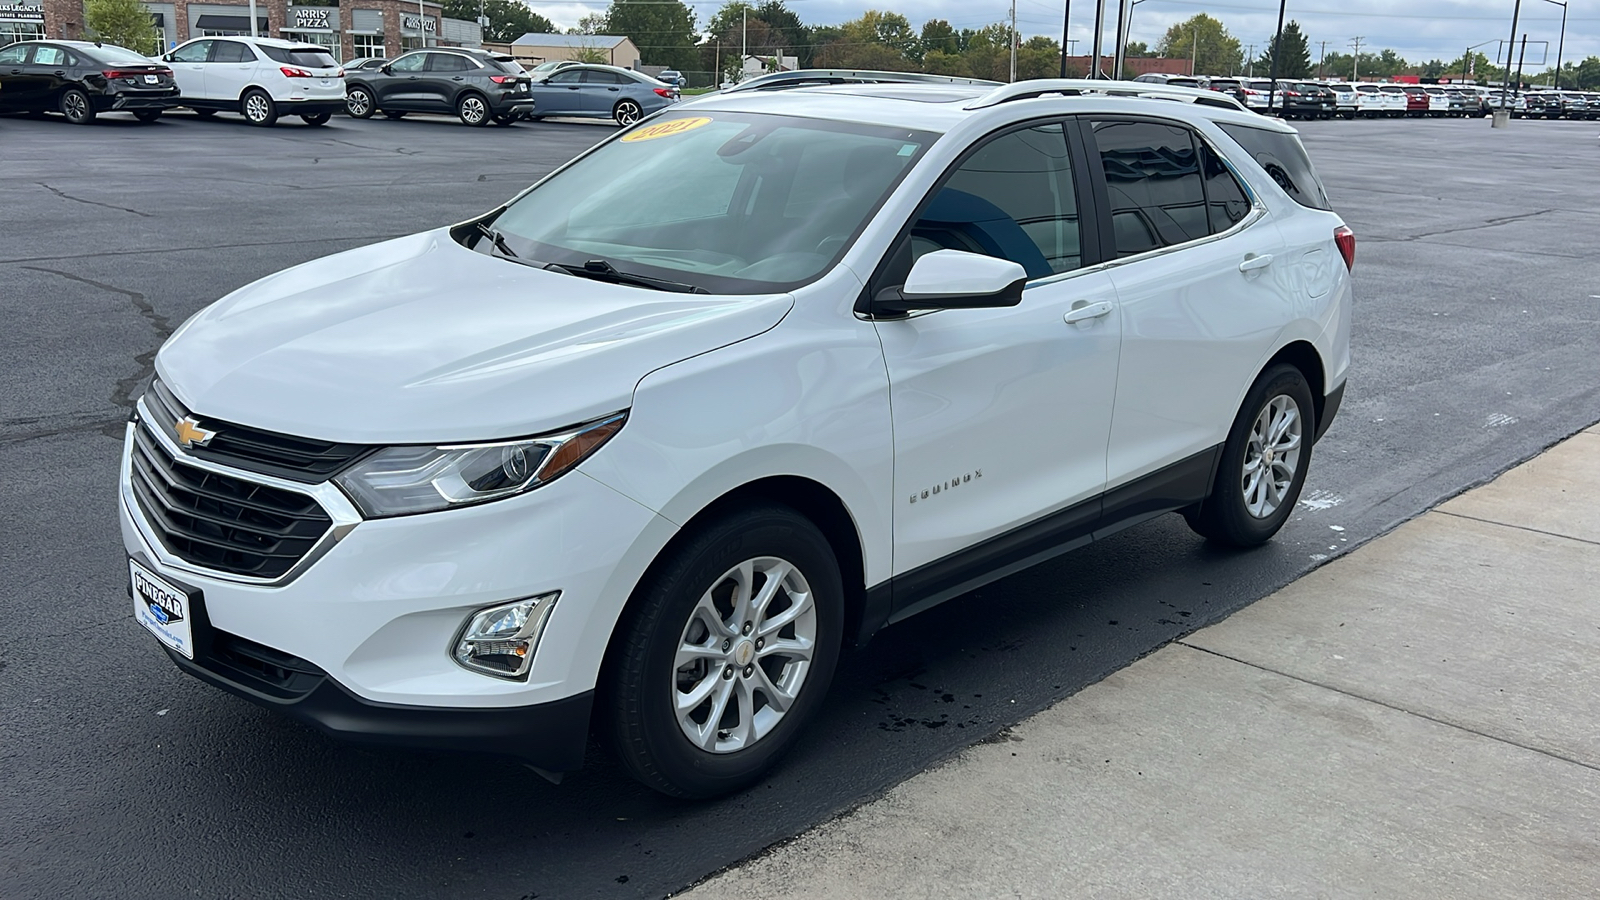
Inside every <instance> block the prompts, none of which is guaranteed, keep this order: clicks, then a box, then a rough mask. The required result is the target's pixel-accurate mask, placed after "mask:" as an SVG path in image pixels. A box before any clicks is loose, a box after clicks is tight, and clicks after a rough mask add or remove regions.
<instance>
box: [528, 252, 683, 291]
mask: <svg viewBox="0 0 1600 900" xmlns="http://www.w3.org/2000/svg"><path fill="white" fill-rule="evenodd" d="M545 268H546V269H549V270H550V271H552V272H565V273H567V274H568V275H576V276H578V277H579V278H593V279H594V280H596V281H609V282H611V283H612V284H628V285H633V286H634V287H644V288H652V289H654V290H658V291H672V292H674V293H679V294H709V293H711V292H710V291H708V290H706V289H705V288H703V287H700V286H699V285H694V284H684V283H683V282H681V281H668V280H666V279H665V278H651V277H650V276H649V275H635V274H633V273H632V272H623V271H621V270H619V269H618V268H617V267H616V266H613V265H612V264H611V263H610V262H608V261H606V260H603V259H591V260H589V261H588V262H586V263H584V264H583V265H581V266H569V265H565V264H563V263H550V264H549V265H546V266H545Z"/></svg>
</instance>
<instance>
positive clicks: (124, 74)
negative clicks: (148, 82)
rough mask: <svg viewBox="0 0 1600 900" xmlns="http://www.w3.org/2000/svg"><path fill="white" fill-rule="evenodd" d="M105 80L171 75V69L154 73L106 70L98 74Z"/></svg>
mask: <svg viewBox="0 0 1600 900" xmlns="http://www.w3.org/2000/svg"><path fill="white" fill-rule="evenodd" d="M100 74H101V75H104V76H105V77H107V78H138V77H139V76H140V75H171V74H172V70H171V69H157V70H156V71H154V72H144V71H139V72H129V71H126V70H124V69H107V70H105V71H104V72H101V73H100Z"/></svg>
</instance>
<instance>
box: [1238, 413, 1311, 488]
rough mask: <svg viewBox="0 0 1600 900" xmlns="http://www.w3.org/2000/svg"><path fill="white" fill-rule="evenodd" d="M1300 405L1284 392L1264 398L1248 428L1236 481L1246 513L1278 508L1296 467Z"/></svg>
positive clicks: (1300, 424) (1298, 465) (1300, 434)
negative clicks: (1238, 480) (1237, 481)
mask: <svg viewBox="0 0 1600 900" xmlns="http://www.w3.org/2000/svg"><path fill="white" fill-rule="evenodd" d="M1303 421H1304V419H1303V417H1302V416H1301V415H1300V404H1298V403H1296V402H1295V400H1294V398H1293V397H1290V396H1289V395H1287V394H1279V395H1277V396H1276V397H1273V398H1272V399H1271V400H1269V401H1267V404H1266V406H1263V407H1262V408H1261V412H1260V413H1259V414H1257V416H1256V421H1255V424H1254V425H1252V426H1251V428H1250V438H1249V442H1248V443H1247V444H1246V446H1245V452H1244V470H1243V471H1242V472H1241V473H1240V484H1241V486H1242V487H1243V489H1244V505H1245V509H1246V510H1247V511H1248V512H1249V513H1250V515H1252V516H1254V517H1256V518H1257V519H1265V518H1267V517H1269V516H1271V515H1272V514H1273V513H1275V512H1277V511H1278V507H1279V506H1281V505H1282V504H1283V500H1284V497H1285V496H1286V495H1287V494H1288V492H1289V487H1290V485H1292V484H1293V483H1294V476H1295V472H1296V471H1297V470H1298V469H1299V467H1300V447H1301V438H1302V436H1303V435H1302V433H1301V432H1302V423H1303Z"/></svg>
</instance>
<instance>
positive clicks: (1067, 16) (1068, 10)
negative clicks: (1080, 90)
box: [1061, 0, 1073, 78]
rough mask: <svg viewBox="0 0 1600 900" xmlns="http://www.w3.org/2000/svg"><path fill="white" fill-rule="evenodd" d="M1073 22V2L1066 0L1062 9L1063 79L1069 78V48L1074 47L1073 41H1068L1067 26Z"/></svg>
mask: <svg viewBox="0 0 1600 900" xmlns="http://www.w3.org/2000/svg"><path fill="white" fill-rule="evenodd" d="M1071 21H1072V0H1066V3H1065V5H1063V6H1062V8H1061V77H1062V78H1065V77H1067V52H1068V50H1067V48H1069V47H1071V46H1072V43H1073V42H1072V41H1069V40H1067V25H1068V23H1070V22H1071Z"/></svg>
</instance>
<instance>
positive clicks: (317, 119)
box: [300, 113, 333, 125]
mask: <svg viewBox="0 0 1600 900" xmlns="http://www.w3.org/2000/svg"><path fill="white" fill-rule="evenodd" d="M300 118H301V120H303V121H304V122H305V123H306V124H307V125H326V124H328V120H329V119H331V118H333V113H317V114H316V115H314V116H301V117H300Z"/></svg>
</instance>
